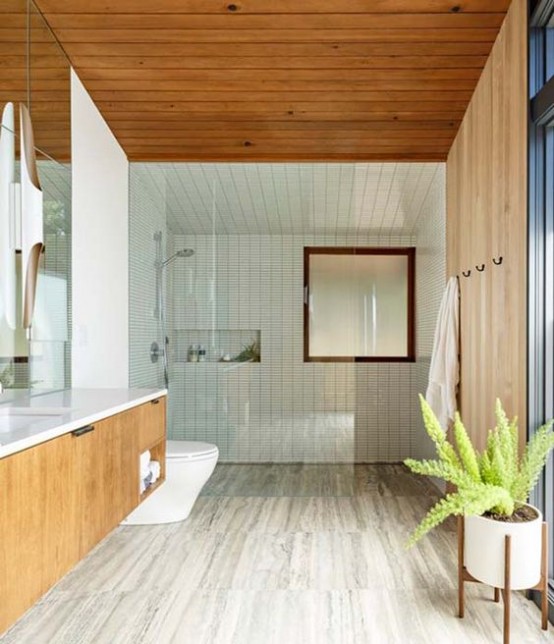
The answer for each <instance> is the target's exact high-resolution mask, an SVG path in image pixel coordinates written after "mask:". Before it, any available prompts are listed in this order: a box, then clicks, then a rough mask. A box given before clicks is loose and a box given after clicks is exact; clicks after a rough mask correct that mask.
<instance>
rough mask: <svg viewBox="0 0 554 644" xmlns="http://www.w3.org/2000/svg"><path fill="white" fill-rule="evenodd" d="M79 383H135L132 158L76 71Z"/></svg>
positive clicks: (75, 371)
mask: <svg viewBox="0 0 554 644" xmlns="http://www.w3.org/2000/svg"><path fill="white" fill-rule="evenodd" d="M71 129H72V160H71V164H72V174H73V176H72V189H73V207H72V209H73V249H72V264H73V267H72V268H73V296H72V301H73V325H74V326H73V351H72V384H73V387H127V386H128V382H129V277H128V273H129V270H128V254H129V243H128V237H129V225H128V219H129V163H128V161H127V157H126V156H125V153H124V152H123V150H122V149H121V147H120V145H119V144H118V142H117V141H116V139H115V137H114V136H113V134H112V133H111V131H110V129H109V128H108V126H107V124H106V122H105V121H104V119H103V118H102V116H101V114H100V112H99V111H98V109H97V108H96V106H95V105H94V103H93V102H92V100H91V98H90V96H89V95H88V93H87V91H86V90H85V89H84V87H83V85H82V84H81V82H80V80H79V78H78V77H77V75H76V74H75V72H72V74H71Z"/></svg>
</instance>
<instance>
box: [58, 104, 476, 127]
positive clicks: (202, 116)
mask: <svg viewBox="0 0 554 644" xmlns="http://www.w3.org/2000/svg"><path fill="white" fill-rule="evenodd" d="M119 105H121V104H119ZM435 106H436V104H434V107H435ZM391 107H393V108H394V109H391ZM51 109H52V110H54V109H55V108H54V107H52V108H51ZM99 109H100V111H101V112H102V114H103V115H104V117H105V118H106V120H107V121H108V123H111V121H112V119H114V120H115V119H117V118H121V117H122V116H125V118H127V119H130V120H143V121H148V120H154V121H157V120H159V119H163V120H164V121H166V122H167V121H189V122H192V121H195V120H196V121H206V120H212V119H213V120H215V121H218V120H221V121H228V120H229V119H232V120H233V121H235V122H251V121H256V120H258V121H291V120H293V119H294V120H296V121H299V122H301V121H347V122H353V121H389V122H392V123H394V122H397V121H405V122H408V121H422V120H427V119H429V120H431V121H449V122H450V121H452V120H456V121H461V119H462V117H463V115H464V114H465V110H463V109H452V107H451V106H450V108H449V109H448V110H446V109H444V107H443V109H442V110H441V109H440V107H436V108H435V109H436V110H437V111H434V112H433V111H425V110H418V111H399V110H398V107H397V106H390V105H389V106H388V109H385V110H381V111H369V110H365V111H362V112H351V111H346V110H342V111H340V112H337V111H328V112H321V111H307V110H297V111H296V112H292V114H291V113H290V112H291V111H290V110H286V109H273V110H271V111H254V110H252V109H250V110H248V109H244V110H241V111H238V112H236V113H231V112H228V111H227V112H225V111H219V112H216V111H214V112H200V113H194V112H186V111H174V112H165V113H163V114H162V113H160V111H159V110H156V109H155V108H154V109H153V110H152V111H149V110H142V111H129V110H126V109H120V110H114V109H113V108H112V107H111V106H110V105H105V104H104V105H99Z"/></svg>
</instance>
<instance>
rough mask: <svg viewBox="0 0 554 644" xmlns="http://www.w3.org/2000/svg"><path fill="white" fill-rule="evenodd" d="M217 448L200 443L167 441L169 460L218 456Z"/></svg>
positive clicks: (209, 444)
mask: <svg viewBox="0 0 554 644" xmlns="http://www.w3.org/2000/svg"><path fill="white" fill-rule="evenodd" d="M217 451H218V450H217V446H216V445H212V444H211V443H201V442H200V441H167V447H166V456H167V457H168V458H191V459H193V458H204V457H206V456H212V455H213V454H217Z"/></svg>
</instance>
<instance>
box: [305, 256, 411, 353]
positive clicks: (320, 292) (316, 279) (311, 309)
mask: <svg viewBox="0 0 554 644" xmlns="http://www.w3.org/2000/svg"><path fill="white" fill-rule="evenodd" d="M414 287H415V248H356V247H353V248H333V247H319V248H313V247H307V248H305V249H304V361H305V362H411V361H414V360H415V342H414V317H415V316H414V306H415V304H414Z"/></svg>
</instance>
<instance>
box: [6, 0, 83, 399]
mask: <svg viewBox="0 0 554 644" xmlns="http://www.w3.org/2000/svg"><path fill="white" fill-rule="evenodd" d="M0 19H1V20H2V23H3V27H4V29H2V33H3V34H4V40H3V41H2V40H0V79H1V81H0V82H1V86H2V90H1V91H0V113H1V112H2V111H3V110H4V107H5V106H6V104H7V103H13V105H14V109H13V120H12V122H11V124H10V125H9V126H8V125H7V123H8V122H9V119H8V120H7V121H6V122H4V124H3V125H2V127H1V129H0V141H1V139H2V137H4V142H5V141H6V139H7V137H5V136H4V135H5V134H8V133H9V134H10V135H11V138H12V139H13V148H14V150H13V155H12V160H13V161H12V163H10V162H9V161H6V157H5V155H4V157H3V158H2V163H1V167H0V172H1V173H2V177H1V179H0V183H2V179H3V184H4V186H6V184H10V183H12V182H13V183H14V184H21V183H22V181H24V175H25V173H24V172H23V173H22V168H24V167H25V165H24V164H25V156H23V158H22V155H21V149H22V145H21V144H22V140H21V122H20V108H19V106H20V105H24V106H25V107H26V108H27V109H28V111H29V115H30V117H31V120H32V130H33V134H34V145H33V147H34V156H35V157H36V174H37V178H36V179H37V183H38V184H39V185H40V188H41V195H40V199H41V201H42V206H41V210H42V217H41V225H40V227H41V231H40V235H39V236H40V237H41V241H42V242H43V244H44V246H43V247H42V249H41V252H40V253H39V254H38V257H37V261H38V275H37V277H36V283H35V288H34V290H33V315H32V319H31V326H30V328H28V329H25V328H24V327H25V324H24V317H25V316H24V310H25V297H23V294H24V293H26V292H27V290H26V289H25V278H26V276H27V274H28V273H27V271H26V270H25V266H24V265H25V263H26V262H25V260H24V258H25V257H27V254H26V253H25V252H21V250H18V251H14V250H13V249H10V247H9V246H10V245H9V244H7V243H6V235H9V234H11V232H13V230H12V231H11V232H10V227H9V225H6V224H4V225H3V226H0V265H1V266H2V269H3V270H2V275H1V277H2V279H0V288H1V289H2V293H1V294H0V297H1V299H2V305H1V306H0V382H1V383H2V385H3V387H4V388H7V389H10V388H17V389H30V390H31V391H33V392H34V391H43V390H51V389H60V388H65V387H67V386H69V385H70V337H69V335H70V332H69V329H70V291H71V165H70V161H71V158H70V157H71V125H70V72H71V67H70V65H69V61H68V60H67V58H66V57H65V54H64V52H63V51H62V49H61V48H60V46H59V44H58V43H57V41H56V40H55V38H54V36H53V35H52V33H51V31H50V29H49V27H48V26H47V24H46V23H45V21H44V19H43V17H42V15H41V14H40V12H39V11H38V10H37V9H36V7H35V6H34V5H33V3H32V2H31V3H28V2H27V0H21V1H20V2H19V3H18V2H11V3H10V7H9V12H8V11H6V13H3V12H2V10H1V9H0ZM8 157H9V155H8ZM22 164H23V166H22ZM9 175H11V176H9ZM6 177H8V180H7V181H6ZM8 191H9V194H7V193H6V191H5V190H4V197H5V200H4V209H6V208H8V209H10V213H11V214H10V217H11V216H12V215H13V212H14V211H17V209H18V208H19V210H20V211H21V206H20V205H19V203H20V201H21V197H20V192H21V191H19V192H18V190H12V189H10V188H9V185H8ZM1 192H2V191H1V190H0V193H1ZM0 197H2V194H0ZM6 197H7V198H6ZM23 210H25V209H23ZM0 215H1V213H0ZM11 221H12V222H13V219H11ZM10 225H11V226H12V228H13V223H12V224H10ZM19 235H21V231H19ZM6 267H11V268H10V269H9V270H13V273H14V275H13V280H12V283H11V286H10V284H9V283H8V282H10V280H6V272H7V270H6ZM6 290H8V291H9V293H8V296H6ZM10 309H11V310H10Z"/></svg>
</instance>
